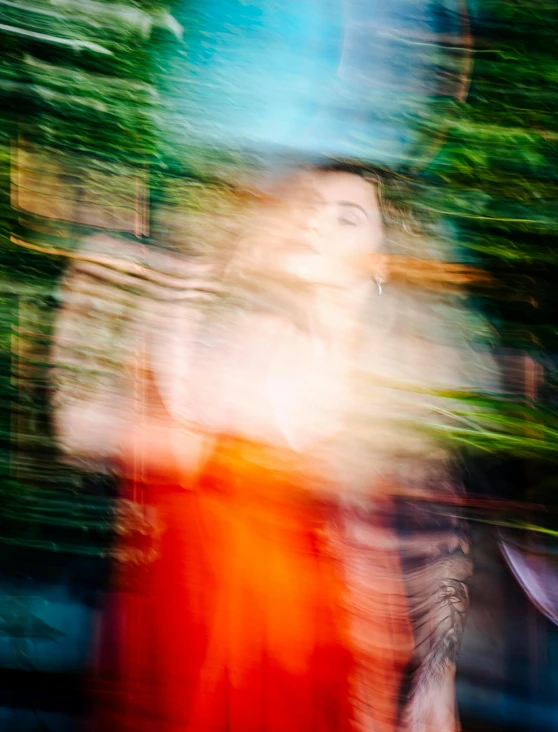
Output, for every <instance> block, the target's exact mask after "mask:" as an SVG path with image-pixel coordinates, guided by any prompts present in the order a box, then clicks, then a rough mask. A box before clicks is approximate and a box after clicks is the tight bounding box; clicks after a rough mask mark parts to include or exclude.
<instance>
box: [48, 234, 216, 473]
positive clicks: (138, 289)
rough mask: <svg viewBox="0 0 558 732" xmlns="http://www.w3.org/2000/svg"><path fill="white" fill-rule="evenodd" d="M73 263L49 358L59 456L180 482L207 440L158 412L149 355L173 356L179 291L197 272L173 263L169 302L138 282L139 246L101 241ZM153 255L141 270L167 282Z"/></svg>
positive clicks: (161, 407)
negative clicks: (51, 370) (52, 376)
mask: <svg viewBox="0 0 558 732" xmlns="http://www.w3.org/2000/svg"><path fill="white" fill-rule="evenodd" d="M111 252H112V256H110V255H111ZM123 255H126V256H127V257H128V259H123V258H122V257H123ZM79 256H80V258H79V259H77V261H75V262H74V264H73V266H72V267H71V269H70V270H69V271H68V274H67V276H66V278H65V281H64V284H63V287H62V305H61V308H60V310H59V313H58V318H57V323H56V329H55V337H54V343H53V350H52V358H53V367H54V368H53V375H54V397H53V407H54V423H55V429H56V432H57V435H58V439H59V443H60V446H61V448H62V450H63V453H64V455H65V456H66V459H67V460H69V461H71V462H73V463H78V464H80V465H85V466H86V467H95V468H97V469H103V468H111V467H115V466H116V467H118V469H119V471H120V472H124V473H133V474H135V475H138V476H139V475H141V476H143V477H144V478H148V477H150V476H151V477H161V476H162V475H163V474H164V475H165V477H166V479H167V480H168V479H178V477H179V476H180V475H181V474H182V473H183V472H184V471H186V472H188V471H189V470H190V469H191V466H192V464H193V463H196V462H197V460H198V457H199V455H198V453H199V449H200V448H201V444H202V443H203V442H204V440H202V438H201V436H200V435H199V434H197V433H196V432H194V431H190V430H188V429H186V428H185V427H184V426H183V425H181V424H179V423H178V422H177V421H176V420H174V419H173V418H171V416H170V415H169V411H168V408H167V407H165V405H163V401H162V400H161V398H160V396H159V389H158V387H157V386H155V381H156V379H155V378H154V377H153V373H152V372H153V368H157V367H158V365H159V364H158V363H157V359H155V361H154V359H153V353H152V351H153V344H154V342H155V340H157V343H158V346H159V349H158V350H159V352H160V351H161V345H162V346H163V347H165V344H166V351H167V353H168V358H169V359H172V358H174V357H175V356H176V354H175V353H174V351H173V349H172V348H171V345H172V343H173V341H175V340H177V339H178V340H181V341H182V340H183V338H182V336H183V332H182V331H181V332H180V333H179V334H177V333H175V332H173V328H174V329H176V323H177V322H181V320H183V318H184V317H187V312H185V313H182V314H180V317H178V316H177V312H176V311H177V308H180V305H179V304H178V303H177V302H176V297H175V296H176V293H177V292H180V288H179V287H178V283H181V284H182V291H181V292H182V293H184V294H188V295H189V294H190V293H191V292H194V291H195V286H198V287H199V286H200V285H199V281H200V275H199V272H198V271H195V272H193V271H191V270H193V268H192V267H190V268H188V267H187V266H186V265H185V264H184V262H183V261H182V260H179V261H178V262H177V264H176V267H175V271H177V272H179V273H178V274H177V275H175V276H173V281H172V283H171V284H172V285H173V286H172V288H171V291H170V295H169V292H168V289H169V288H168V287H167V288H166V289H165V288H163V287H162V285H161V283H159V282H158V285H157V286H158V293H157V295H158V297H155V296H154V294H153V293H152V292H151V291H148V290H146V286H145V282H144V281H143V280H139V279H138V277H137V270H138V266H137V262H138V261H141V256H142V250H141V248H140V247H137V246H133V245H132V246H131V245H129V244H128V243H124V244H123V245H122V246H121V242H119V241H118V240H109V239H108V238H106V237H105V238H103V239H102V240H101V241H99V240H98V239H93V240H91V241H90V242H87V243H86V244H85V246H84V247H83V248H82V250H80V255H79ZM169 256H170V255H168V254H167V255H164V257H165V258H166V259H168V258H169ZM150 257H151V259H152V260H153V259H155V260H156V261H155V262H150V265H151V268H148V267H146V266H145V265H142V266H141V272H142V273H143V274H144V275H146V276H148V277H149V278H150V279H153V277H156V278H158V280H161V278H162V277H163V278H164V277H167V275H166V274H161V272H159V271H158V270H157V269H156V268H154V267H153V265H154V264H155V265H157V264H161V262H159V259H160V257H159V255H158V253H157V255H154V254H150ZM144 259H145V257H144ZM166 259H165V260H164V261H163V262H162V263H163V264H165V265H167V268H168V262H167V261H166ZM175 259H176V257H175ZM116 265H118V268H119V269H115V267H116ZM127 266H129V270H126V267H127ZM160 268H161V267H159V269H160ZM202 274H203V273H202ZM188 275H189V276H188ZM206 281H208V278H206ZM192 283H194V286H192ZM202 284H203V283H202ZM166 295H169V297H170V299H167V300H165V299H164V296H166ZM191 309H192V308H191ZM192 312H195V310H194V309H192ZM182 330H183V329H182ZM183 353H184V348H183V349H182V351H181V355H183ZM184 367H185V365H184V364H183V363H182V364H176V365H175V366H174V367H173V369H174V371H176V372H177V373H178V372H179V371H180V370H181V369H183V368H184Z"/></svg>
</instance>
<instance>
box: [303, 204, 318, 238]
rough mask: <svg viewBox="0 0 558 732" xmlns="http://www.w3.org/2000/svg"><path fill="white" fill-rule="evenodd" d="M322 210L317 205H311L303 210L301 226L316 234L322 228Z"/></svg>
mask: <svg viewBox="0 0 558 732" xmlns="http://www.w3.org/2000/svg"><path fill="white" fill-rule="evenodd" d="M322 218H323V211H322V210H321V209H320V208H318V207H315V206H313V207H311V208H309V209H308V210H306V211H305V214H304V217H303V223H302V226H303V228H304V229H305V230H306V231H308V232H311V233H314V234H318V233H319V232H320V230H321V228H322Z"/></svg>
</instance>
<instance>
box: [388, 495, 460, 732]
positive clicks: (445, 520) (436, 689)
mask: <svg viewBox="0 0 558 732" xmlns="http://www.w3.org/2000/svg"><path fill="white" fill-rule="evenodd" d="M440 500H441V501H442V500H443V496H440ZM398 524H399V526H398V533H399V536H400V542H401V555H402V567H403V573H404V577H405V584H406V588H407V595H408V598H409V606H410V616H411V622H412V627H413V633H414V639H415V652H414V655H413V660H412V663H411V665H410V667H409V669H408V674H407V679H406V683H405V685H404V686H405V688H404V690H403V694H402V701H403V702H404V703H403V706H402V714H401V729H402V730H405V731H406V732H407V731H408V732H453V731H454V730H457V729H459V722H458V717H457V709H456V704H455V668H456V661H457V655H458V653H459V648H460V644H461V639H462V636H463V631H464V629H465V621H466V618H467V611H468V604H469V581H470V578H471V574H472V560H471V556H470V547H469V540H468V536H467V531H466V526H465V524H464V522H462V521H461V520H460V519H459V518H458V517H457V516H456V511H455V509H454V508H453V507H452V506H451V505H449V506H444V505H443V503H440V504H438V505H436V504H433V503H432V502H428V501H423V502H421V503H418V502H417V501H402V502H401V503H400V506H399V511H398Z"/></svg>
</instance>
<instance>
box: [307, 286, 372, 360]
mask: <svg viewBox="0 0 558 732" xmlns="http://www.w3.org/2000/svg"><path fill="white" fill-rule="evenodd" d="M371 293H372V285H371V284H370V283H369V282H368V281H366V282H358V283H355V284H354V286H352V287H350V288H344V289H341V288H336V289H334V288H331V287H320V288H317V289H316V290H315V292H314V293H313V294H312V296H311V298H310V302H309V304H308V305H309V307H308V311H307V317H308V324H309V327H310V329H311V331H312V333H313V334H314V335H315V336H316V337H318V338H320V339H321V340H322V341H323V342H324V345H325V347H326V349H328V350H333V351H338V350H339V349H345V348H347V347H349V348H350V347H351V346H352V345H353V344H354V340H355V338H356V335H357V333H358V331H359V326H360V324H361V323H362V318H363V312H364V310H365V307H366V304H367V302H368V301H369V300H370V296H371Z"/></svg>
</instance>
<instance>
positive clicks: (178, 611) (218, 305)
mask: <svg viewBox="0 0 558 732" xmlns="http://www.w3.org/2000/svg"><path fill="white" fill-rule="evenodd" d="M386 239H387V237H386V232H385V226H384V221H383V211H382V182H381V181H380V180H379V179H377V178H375V177H372V176H370V177H366V176H363V175H361V174H358V172H357V171H355V170H353V169H352V168H350V167H346V168H345V167H343V166H338V167H334V168H329V169H326V168H324V169H319V168H316V169H307V170H301V171H298V172H296V173H295V174H293V175H292V176H287V177H286V178H285V179H283V180H282V181H281V182H280V183H279V184H278V185H275V186H274V187H273V189H272V190H268V191H266V192H265V193H261V194H259V195H258V196H256V197H255V200H254V202H253V204H252V205H251V206H249V211H248V213H247V217H246V220H245V226H244V227H243V231H242V233H241V235H240V237H239V239H238V240H237V242H236V245H235V246H234V247H233V249H232V256H231V255H230V252H229V253H228V254H227V251H228V250H227V248H226V247H225V246H223V249H222V252H225V255H226V256H225V255H224V254H223V253H222V254H221V259H219V258H215V260H214V261H211V262H209V263H208V264H207V266H206V265H202V264H199V263H197V262H195V261H191V260H187V259H185V258H181V257H178V256H175V255H171V254H163V253H159V254H158V255H157V256H156V255H155V253H154V252H149V251H143V252H142V251H140V250H139V248H134V247H132V248H129V249H127V248H126V246H123V247H120V248H118V244H115V243H114V242H112V244H111V242H105V243H103V242H101V247H103V246H104V247H105V252H104V253H102V254H101V255H100V254H99V244H98V243H97V244H96V243H95V241H92V242H91V245H90V247H89V249H90V250H94V249H95V248H97V253H96V254H95V255H94V256H93V255H88V254H87V249H86V253H85V254H84V255H83V257H82V260H81V261H80V262H78V263H77V265H76V266H75V267H73V268H72V269H71V270H70V272H69V273H68V276H67V279H66V284H65V296H64V304H63V307H62V309H61V311H60V315H59V323H58V330H57V336H56V344H55V350H54V360H55V363H56V365H57V370H56V373H57V392H56V397H55V409H56V424H57V429H58V434H59V439H60V443H61V445H62V447H63V449H64V451H65V453H66V454H67V455H68V456H69V457H70V458H71V459H73V460H81V461H86V463H87V464H89V465H90V466H91V467H95V468H96V469H98V468H99V467H101V468H103V469H109V470H116V471H117V472H118V475H119V476H120V478H121V483H122V497H123V499H124V501H123V504H122V505H123V506H124V509H125V510H124V511H123V512H122V515H121V521H120V522H119V524H118V526H119V531H120V534H121V539H120V543H119V545H118V546H117V552H118V555H119V558H120V559H121V560H124V561H120V562H119V564H118V568H117V569H116V570H115V580H114V581H115V592H114V594H113V596H112V597H111V601H110V605H111V607H110V610H109V611H107V614H106V619H105V622H104V627H103V629H102V633H101V637H102V641H101V643H100V647H99V649H97V653H98V655H99V656H100V661H99V663H100V667H101V677H102V678H104V679H105V680H107V681H108V687H107V688H106V689H105V692H106V693H104V694H103V695H102V697H103V698H102V702H101V703H100V712H99V717H100V720H101V721H100V725H101V726H100V728H106V729H111V730H115V731H117V730H121V731H122V732H124V731H125V730H130V731H131V730H134V732H142V731H144V732H148V731H149V732H151V730H158V732H186V731H191V732H201V731H202V730H203V731H204V732H206V731H207V732H218V731H219V732H220V731H222V732H224V731H225V730H232V731H233V732H235V731H237V732H245V731H246V730H260V729H261V730H264V729H265V730H266V731H267V732H284V730H287V729H289V730H292V731H296V730H300V732H303V731H304V732H306V731H307V730H309V729H320V730H323V731H324V732H325V731H326V730H331V732H334V731H335V732H340V731H341V730H344V729H358V730H366V731H368V730H369V731H370V732H391V731H395V730H409V731H411V730H412V731H413V732H441V731H442V730H443V731H444V732H451V731H452V730H455V729H457V728H458V723H457V718H456V710H455V701H454V696H455V692H454V674H455V660H456V654H457V652H458V648H459V642H460V637H461V633H462V630H463V625H464V621H465V615H466V609H467V581H468V578H469V575H470V571H471V566H470V560H469V556H468V544H467V540H466V537H465V535H464V532H463V527H462V526H461V524H460V523H459V521H458V520H457V519H455V518H452V517H448V516H446V514H445V513H444V512H443V511H441V510H438V511H436V510H435V509H434V508H433V507H432V506H433V502H436V501H438V502H440V503H443V502H444V500H445V499H446V498H448V496H449V497H450V498H451V497H452V496H453V495H454V493H455V491H456V490H457V488H456V484H455V481H454V476H453V469H452V460H451V455H450V454H449V453H448V452H447V450H446V449H445V448H444V447H443V446H442V445H440V444H439V442H438V440H436V439H435V438H433V437H432V436H430V435H431V431H429V430H428V429H427V428H428V423H429V421H431V420H432V416H433V415H436V419H438V418H439V415H440V414H442V413H444V411H445V410H444V409H443V408H442V407H443V405H440V404H438V403H437V401H436V398H435V397H433V396H429V390H431V389H434V388H436V387H438V388H448V387H456V386H458V385H460V384H462V383H463V380H464V378H465V377H464V376H463V368H464V366H466V365H467V364H468V360H467V359H466V358H465V357H464V354H463V352H461V351H460V350H459V349H458V348H457V346H456V345H455V342H453V341H452V340H451V338H449V337H448V333H449V329H451V327H452V326H455V323H450V325H449V326H448V328H447V329H446V330H447V332H446V333H445V335H446V338H445V340H444V337H441V336H440V334H441V333H442V331H443V327H442V330H440V329H439V328H438V325H437V323H436V317H437V316H436V315H435V313H436V312H437V310H436V303H435V302H434V301H433V300H432V299H429V296H427V295H425V294H424V293H423V292H421V289H420V287H419V288H416V287H415V288H414V289H413V288H412V287H409V286H407V285H404V284H400V285H399V286H398V285H397V283H396V282H395V281H392V280H390V272H391V271H392V268H391V267H390V261H391V260H390V253H389V248H388V247H387V246H386V244H387V242H386ZM416 241H417V242H420V239H417V240H416ZM107 244H108V246H109V249H108V250H107V249H106V245H107ZM110 246H114V247H117V248H118V249H117V251H114V250H113V251H112V252H110ZM417 254H420V252H417V253H415V256H416V255H417ZM438 310H439V308H438ZM438 320H439V319H438ZM440 322H441V321H440ZM455 327H457V326H455ZM443 335H444V334H443V333H442V336H443ZM78 365H79V368H76V366H78ZM452 513H454V512H452Z"/></svg>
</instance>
